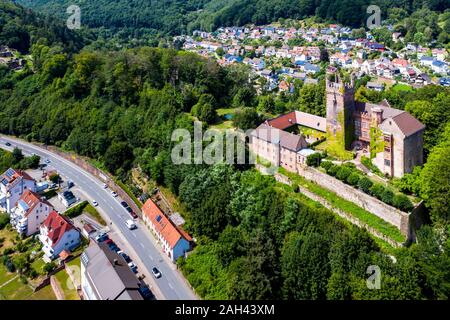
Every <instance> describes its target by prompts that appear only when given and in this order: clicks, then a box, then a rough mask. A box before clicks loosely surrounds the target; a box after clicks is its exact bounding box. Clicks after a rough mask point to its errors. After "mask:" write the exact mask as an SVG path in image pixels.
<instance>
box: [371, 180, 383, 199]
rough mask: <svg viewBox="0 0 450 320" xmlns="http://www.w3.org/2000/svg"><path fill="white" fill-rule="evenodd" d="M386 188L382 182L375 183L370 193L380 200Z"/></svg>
mask: <svg viewBox="0 0 450 320" xmlns="http://www.w3.org/2000/svg"><path fill="white" fill-rule="evenodd" d="M385 189H386V188H385V187H384V186H383V185H382V184H379V183H375V184H374V185H373V186H372V187H371V188H370V194H371V195H373V196H374V197H376V198H378V199H379V200H381V197H382V196H383V193H384V191H385Z"/></svg>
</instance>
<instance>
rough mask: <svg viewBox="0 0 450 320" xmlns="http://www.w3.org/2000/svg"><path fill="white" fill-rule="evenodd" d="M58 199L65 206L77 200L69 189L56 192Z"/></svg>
mask: <svg viewBox="0 0 450 320" xmlns="http://www.w3.org/2000/svg"><path fill="white" fill-rule="evenodd" d="M58 199H59V200H60V201H61V202H62V203H63V204H64V206H66V208H68V207H70V206H71V205H72V204H73V203H75V202H77V198H76V197H75V196H74V194H73V193H72V191H70V190H66V191H63V192H60V193H58Z"/></svg>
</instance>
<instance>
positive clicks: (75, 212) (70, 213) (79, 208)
mask: <svg viewBox="0 0 450 320" xmlns="http://www.w3.org/2000/svg"><path fill="white" fill-rule="evenodd" d="M88 204H89V202H87V201H83V202H81V203H80V204H78V205H76V206H75V207H73V208H70V209H69V210H67V211H66V212H65V213H64V215H65V216H67V217H69V218H75V217H78V216H79V215H80V214H82V213H83V210H84V208H86V206H87V205H88Z"/></svg>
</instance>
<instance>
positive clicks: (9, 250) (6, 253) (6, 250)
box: [3, 248, 14, 256]
mask: <svg viewBox="0 0 450 320" xmlns="http://www.w3.org/2000/svg"><path fill="white" fill-rule="evenodd" d="M13 252H14V249H13V248H6V249H5V250H3V255H4V256H7V255H9V254H11V253H13Z"/></svg>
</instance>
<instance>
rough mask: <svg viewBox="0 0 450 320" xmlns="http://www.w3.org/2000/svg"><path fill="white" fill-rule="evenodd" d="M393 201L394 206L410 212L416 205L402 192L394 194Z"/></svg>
mask: <svg viewBox="0 0 450 320" xmlns="http://www.w3.org/2000/svg"><path fill="white" fill-rule="evenodd" d="M392 203H393V205H394V207H396V208H397V209H400V210H402V211H404V212H410V211H411V210H412V209H413V208H414V205H413V204H412V202H411V200H409V198H408V197H407V196H405V195H404V194H401V193H398V194H396V195H395V196H394V199H393V200H392Z"/></svg>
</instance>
